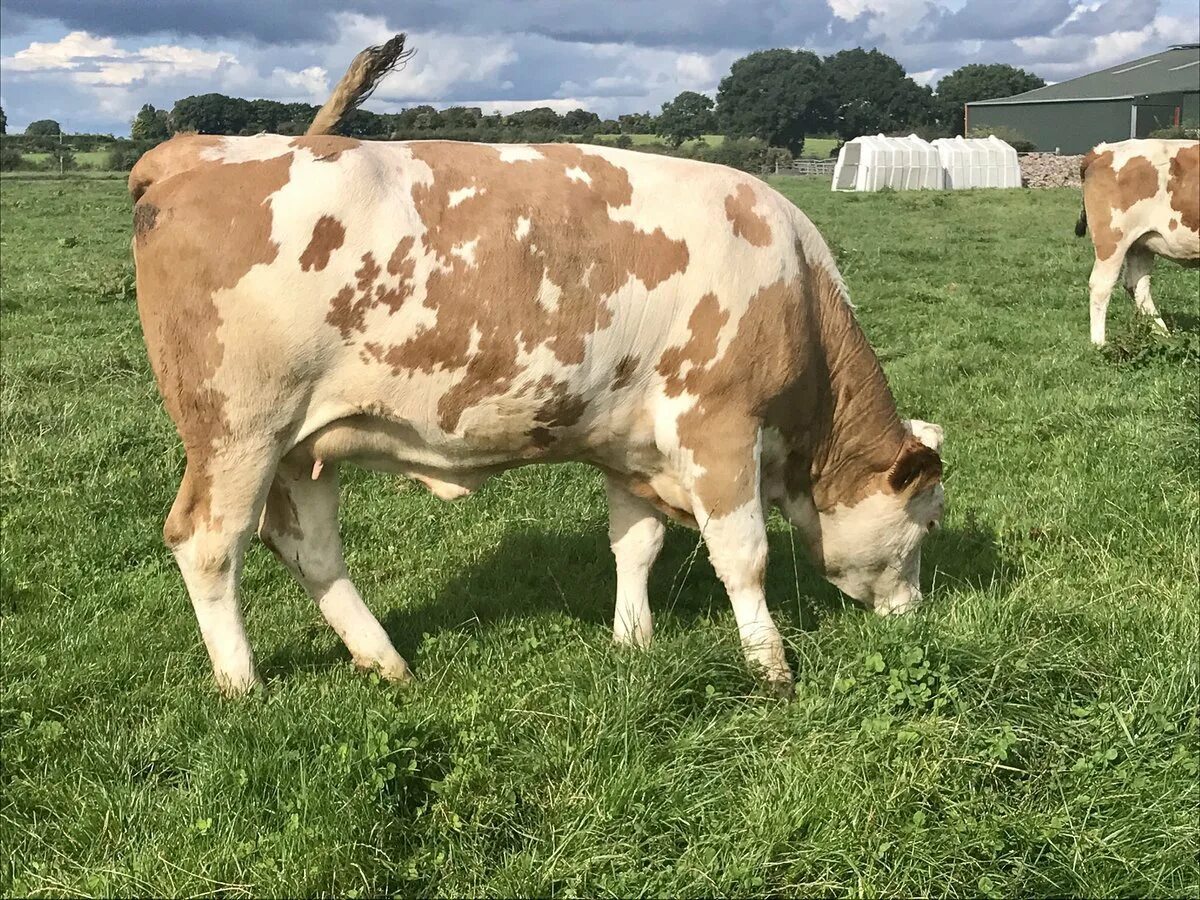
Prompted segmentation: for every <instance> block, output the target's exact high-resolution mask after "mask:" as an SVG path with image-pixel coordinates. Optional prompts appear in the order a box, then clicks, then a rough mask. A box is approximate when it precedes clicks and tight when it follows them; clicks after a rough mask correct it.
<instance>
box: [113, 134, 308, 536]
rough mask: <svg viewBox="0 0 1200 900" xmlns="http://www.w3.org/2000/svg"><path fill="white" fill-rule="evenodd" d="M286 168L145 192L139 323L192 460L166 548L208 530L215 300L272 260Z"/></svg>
mask: <svg viewBox="0 0 1200 900" xmlns="http://www.w3.org/2000/svg"><path fill="white" fill-rule="evenodd" d="M291 163H292V154H290V153H288V154H285V155H283V156H279V157H276V158H274V159H269V160H262V161H254V162H242V163H221V162H212V161H206V162H198V163H196V164H195V165H194V166H192V167H191V168H189V169H187V170H185V171H182V172H179V173H176V174H175V175H174V176H173V177H171V178H169V179H167V180H165V181H163V182H159V183H154V184H150V185H149V186H148V187H147V188H146V189H145V191H144V192H143V199H142V200H141V201H140V204H149V205H152V206H154V207H156V208H157V209H158V211H159V212H158V213H157V214H156V217H155V219H156V222H157V227H155V228H153V229H152V230H149V231H145V232H143V234H142V236H141V240H140V241H139V242H138V245H137V253H136V266H137V298H138V315H139V316H140V318H141V322H142V330H143V332H144V334H145V338H146V349H147V351H148V353H149V356H150V364H151V367H152V368H153V370H154V375H155V378H156V380H157V382H158V387H159V392H160V393H161V394H162V398H163V404H164V406H166V408H167V412H168V414H170V416H171V419H172V421H174V423H175V427H176V428H177V429H178V431H179V435H180V437H181V438H182V440H183V444H184V447H185V449H186V451H187V457H188V466H187V472H186V474H185V476H184V480H183V484H182V485H181V486H180V492H179V496H178V497H177V499H176V503H175V505H174V507H172V510H171V514H170V516H169V517H168V521H167V526H166V529H165V530H164V535H165V536H166V538H167V540H168V542H169V543H171V544H177V543H179V542H180V541H183V540H186V539H187V538H188V537H189V536H190V535H191V533H192V532H193V530H194V529H195V527H196V525H197V523H198V522H205V523H211V522H212V510H211V497H210V491H211V486H212V477H211V474H210V472H209V461H210V457H211V455H212V452H213V449H214V447H215V446H216V445H217V444H218V442H220V441H221V440H222V439H223V438H225V437H226V436H227V435H228V433H229V430H230V419H229V410H228V408H227V406H228V398H227V397H226V396H225V395H224V394H222V393H221V392H219V391H217V390H216V389H214V388H213V387H212V386H211V384H210V382H211V381H212V379H213V377H214V376H215V375H216V374H217V371H218V370H219V369H220V366H221V361H222V358H223V356H224V346H223V345H222V343H221V341H220V339H219V338H218V336H217V331H218V328H219V327H220V325H221V323H222V319H221V315H220V311H219V310H218V309H217V306H216V303H215V295H216V294H217V293H218V292H219V291H222V290H227V289H229V288H232V287H234V286H236V285H237V284H238V282H239V281H241V280H242V278H243V277H244V276H245V275H246V273H247V272H249V271H250V269H252V268H253V267H254V266H257V265H268V264H270V263H271V262H273V261H274V260H275V257H276V255H277V254H278V251H279V247H278V245H277V244H276V243H275V242H274V241H272V240H271V221H272V215H271V207H270V203H269V201H270V198H271V196H272V195H273V194H274V193H275V192H276V191H278V190H279V189H280V188H282V187H283V186H284V185H285V184H287V181H288V173H289V169H290V167H291ZM140 204H139V205H140ZM230 223H233V224H232V231H231V224H230Z"/></svg>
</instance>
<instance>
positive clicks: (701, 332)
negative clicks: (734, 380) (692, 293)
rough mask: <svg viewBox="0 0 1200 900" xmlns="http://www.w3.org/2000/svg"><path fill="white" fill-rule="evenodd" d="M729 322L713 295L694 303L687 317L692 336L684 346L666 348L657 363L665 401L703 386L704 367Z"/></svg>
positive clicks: (712, 355)
mask: <svg viewBox="0 0 1200 900" xmlns="http://www.w3.org/2000/svg"><path fill="white" fill-rule="evenodd" d="M728 321H729V312H728V310H722V309H721V304H720V303H719V302H717V295H716V294H713V293H708V294H705V295H704V296H703V297H701V298H700V300H699V302H697V303H696V308H695V309H693V310H692V314H691V316H689V317H688V329H689V330H690V332H691V335H690V336H689V337H688V340H687V343H686V344H683V345H681V346H678V347H669V348H667V349H666V350H665V351H663V355H662V357H661V358H660V359H659V361H658V374H660V375H662V376H663V378H665V379H666V382H665V384H664V386H663V389H664V391H665V392H666V394H667V396H668V397H678V396H679V395H680V394H682V393H683V392H684V391H685V390H687V391H690V392H691V393H695V390H693V388H694V387H695V386H696V385H699V384H701V383H702V382H703V379H704V371H705V367H707V365H708V364H709V363H710V362H711V361H712V359H713V357H715V356H716V355H717V339H718V337H719V336H720V334H721V329H722V328H724V327H725V323H726V322H728ZM688 363H690V368H689V369H688V371H687V372H686V373H685V372H684V370H683V369H684V365H685V364H688Z"/></svg>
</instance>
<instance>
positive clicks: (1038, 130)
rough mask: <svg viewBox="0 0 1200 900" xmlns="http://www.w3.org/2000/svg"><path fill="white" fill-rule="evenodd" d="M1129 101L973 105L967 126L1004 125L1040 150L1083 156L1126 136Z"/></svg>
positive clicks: (1127, 132)
mask: <svg viewBox="0 0 1200 900" xmlns="http://www.w3.org/2000/svg"><path fill="white" fill-rule="evenodd" d="M1129 108H1130V101H1129V100H1081V101H1078V102H1062V103H1022V104H1015V103H1014V104H1004V105H982V106H977V105H974V104H972V105H971V106H970V107H969V119H968V122H969V126H970V127H971V128H976V127H992V128H995V127H997V126H1003V127H1005V128H1011V129H1013V130H1014V131H1018V132H1020V133H1021V134H1022V135H1024V136H1025V137H1027V138H1028V139H1029V140H1031V141H1033V142H1034V143H1035V144H1036V145H1037V148H1038V149H1039V150H1044V151H1051V152H1052V151H1053V150H1054V148H1055V147H1057V148H1058V149H1059V150H1060V151H1061V152H1063V153H1086V152H1087V151H1088V150H1091V149H1092V147H1094V146H1096V145H1097V144H1099V143H1100V142H1101V141H1123V140H1125V139H1127V138H1128V137H1129Z"/></svg>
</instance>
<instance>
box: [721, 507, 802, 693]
mask: <svg viewBox="0 0 1200 900" xmlns="http://www.w3.org/2000/svg"><path fill="white" fill-rule="evenodd" d="M700 527H701V531H702V532H703V534H704V542H705V544H706V545H707V546H708V555H709V558H710V559H711V560H712V564H713V569H715V570H716V573H717V576H718V577H719V578H720V579H721V582H722V583H723V584H724V585H725V591H726V593H728V594H729V602H730V604H731V605H732V606H733V615H734V618H735V619H737V626H738V635H739V637H741V639H742V649H743V651H744V652H745V654H746V661H747V662H748V663H750V665H751V666H752V667H754V668H758V669H761V670H762V672H763V674H764V676H765V677H766V679H767V680H768V681H769V682H771V683H772V684H774V685H776V686H777V687H779V688H780V689H783V690H786V689H788V688H790V686H791V683H792V671H791V669H790V668H789V667H788V664H787V659H786V657H785V656H784V652H783V639H782V638H781V637H780V635H779V629H777V628H776V627H775V620H774V619H772V618H771V612H770V610H768V609H767V596H766V592H765V591H764V589H763V579H764V577H765V575H766V569H767V529H766V524H765V522H764V521H763V511H762V504H761V502H760V501H758V500H757V499H755V500H751V501H749V502H748V503H747V504H746V505H745V506H743V507H742V508H740V509H738V510H736V511H735V512H733V513H731V514H729V515H726V516H722V517H721V518H719V519H713V518H709V519H707V521H705V520H703V519H702V520H700Z"/></svg>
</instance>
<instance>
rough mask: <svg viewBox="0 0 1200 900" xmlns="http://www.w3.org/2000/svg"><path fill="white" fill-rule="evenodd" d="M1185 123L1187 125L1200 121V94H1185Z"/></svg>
mask: <svg viewBox="0 0 1200 900" xmlns="http://www.w3.org/2000/svg"><path fill="white" fill-rule="evenodd" d="M1183 123H1184V124H1185V125H1194V124H1197V123H1200V94H1197V93H1192V94H1184V95H1183Z"/></svg>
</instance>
